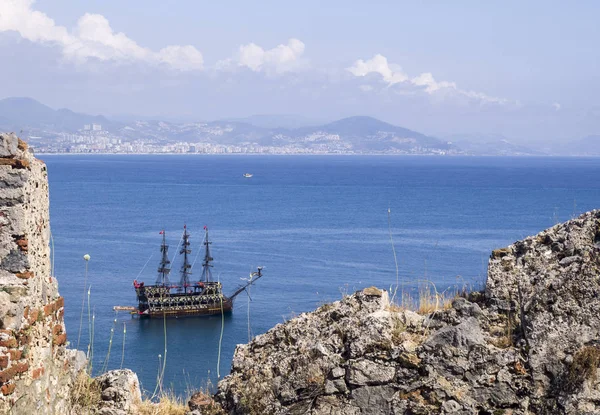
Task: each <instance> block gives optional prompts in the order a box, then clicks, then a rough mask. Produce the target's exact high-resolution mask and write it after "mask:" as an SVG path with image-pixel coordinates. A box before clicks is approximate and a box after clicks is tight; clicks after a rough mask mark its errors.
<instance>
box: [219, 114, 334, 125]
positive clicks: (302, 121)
mask: <svg viewBox="0 0 600 415" xmlns="http://www.w3.org/2000/svg"><path fill="white" fill-rule="evenodd" d="M219 121H224V122H240V123H244V124H251V125H254V126H255V127H261V128H287V129H294V128H302V127H307V126H311V125H318V124H322V123H323V122H322V121H319V120H315V119H312V118H307V117H301V116H298V115H289V114H279V115H278V114H258V115H251V116H249V117H245V118H225V119H223V120H219Z"/></svg>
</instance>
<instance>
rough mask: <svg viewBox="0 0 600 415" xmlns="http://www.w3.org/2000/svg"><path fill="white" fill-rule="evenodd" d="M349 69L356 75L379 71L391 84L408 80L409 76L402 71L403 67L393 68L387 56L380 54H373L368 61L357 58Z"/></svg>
mask: <svg viewBox="0 0 600 415" xmlns="http://www.w3.org/2000/svg"><path fill="white" fill-rule="evenodd" d="M393 69H395V70H393ZM348 71H349V72H350V73H352V74H353V75H354V76H367V75H369V74H371V73H378V74H380V75H381V76H382V78H383V80H384V81H385V82H387V83H388V84H390V85H393V84H397V83H399V82H406V81H407V80H408V76H407V75H406V74H405V73H403V72H402V68H400V67H395V68H393V67H392V66H390V65H389V64H388V61H387V58H386V57H385V56H383V55H379V54H377V55H375V56H373V58H372V59H369V60H368V61H363V60H362V59H359V60H357V61H356V62H354V65H353V66H351V67H350V68H348Z"/></svg>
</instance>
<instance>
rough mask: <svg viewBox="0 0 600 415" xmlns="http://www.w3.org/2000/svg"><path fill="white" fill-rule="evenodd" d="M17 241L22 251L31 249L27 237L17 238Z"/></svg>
mask: <svg viewBox="0 0 600 415" xmlns="http://www.w3.org/2000/svg"><path fill="white" fill-rule="evenodd" d="M15 242H16V243H17V246H18V247H19V249H20V250H21V251H23V252H27V250H28V249H29V246H28V245H29V241H28V240H27V239H26V238H23V239H17V240H16V241H15Z"/></svg>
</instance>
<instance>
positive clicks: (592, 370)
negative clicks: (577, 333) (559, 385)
mask: <svg viewBox="0 0 600 415" xmlns="http://www.w3.org/2000/svg"><path fill="white" fill-rule="evenodd" d="M598 366H600V347H598V346H585V347H583V348H581V349H579V350H578V351H577V352H576V353H575V355H574V356H573V363H572V364H571V368H570V370H569V377H568V385H569V386H570V387H571V388H576V387H578V386H581V385H582V384H583V383H584V382H585V381H591V382H596V379H597V377H598Z"/></svg>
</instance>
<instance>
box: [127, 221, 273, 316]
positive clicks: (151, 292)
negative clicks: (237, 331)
mask: <svg viewBox="0 0 600 415" xmlns="http://www.w3.org/2000/svg"><path fill="white" fill-rule="evenodd" d="M204 232H205V235H204V242H203V245H204V260H203V261H202V275H201V276H200V278H199V279H198V281H195V282H194V281H192V265H191V264H190V262H189V257H190V254H191V253H192V250H191V249H190V234H189V233H188V231H187V227H186V226H185V225H184V227H183V236H182V242H181V250H180V251H179V254H180V255H183V265H182V266H181V271H180V274H181V278H180V281H179V284H172V283H171V282H170V280H169V274H170V273H171V261H170V260H169V245H167V242H166V234H165V231H164V230H162V231H160V234H161V235H162V244H161V246H160V252H161V255H162V258H161V261H160V264H159V266H158V278H157V279H156V283H155V284H154V285H145V284H144V283H143V282H138V281H137V280H134V281H133V286H134V288H135V292H136V294H137V301H138V308H137V310H135V312H136V313H137V314H138V315H139V316H140V317H179V316H203V315H211V314H221V313H230V312H231V311H232V310H233V300H234V299H235V297H237V296H238V294H240V293H241V292H243V291H244V290H246V288H247V287H248V286H250V285H251V284H253V283H254V282H256V280H258V279H259V278H261V277H262V269H263V267H258V268H257V271H255V272H252V273H251V274H250V278H248V279H247V282H246V283H245V284H243V285H242V286H240V287H238V288H237V289H236V290H235V291H234V292H233V294H231V295H230V296H226V295H224V294H223V286H222V284H221V282H220V281H214V279H213V276H212V271H211V268H212V267H213V265H212V262H213V258H212V256H211V253H210V245H211V244H212V242H210V241H209V239H208V228H207V227H206V226H205V227H204Z"/></svg>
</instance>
